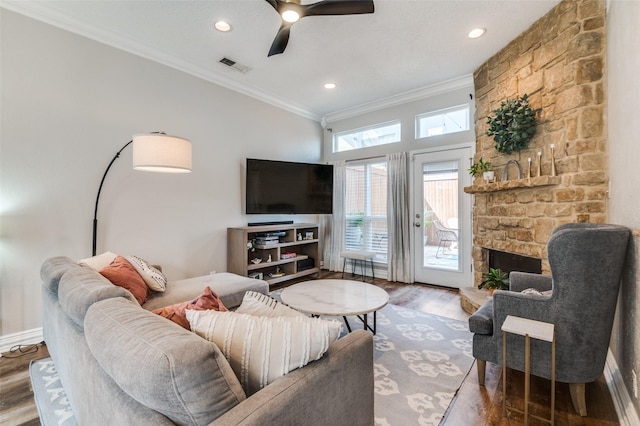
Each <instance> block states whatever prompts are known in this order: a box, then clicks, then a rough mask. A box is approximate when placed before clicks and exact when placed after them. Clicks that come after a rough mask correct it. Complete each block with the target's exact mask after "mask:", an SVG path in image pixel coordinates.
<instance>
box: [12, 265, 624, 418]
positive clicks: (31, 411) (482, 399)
mask: <svg viewBox="0 0 640 426" xmlns="http://www.w3.org/2000/svg"><path fill="white" fill-rule="evenodd" d="M321 277H322V278H339V277H340V274H336V273H329V272H326V271H324V272H323V273H322V274H321ZM375 284H376V285H378V286H380V287H382V288H384V289H385V290H386V291H387V292H388V293H389V300H390V303H392V304H395V305H400V306H404V307H407V308H411V309H415V310H417V311H421V312H425V313H431V314H436V315H441V316H445V317H448V318H454V319H458V320H462V321H466V320H467V319H468V317H469V315H468V314H467V313H466V312H465V311H464V310H462V308H461V307H460V297H459V295H458V292H457V291H456V290H454V289H448V288H444V287H438V286H432V285H428V284H400V283H391V282H388V281H386V280H381V279H376V280H375ZM279 288H282V287H279ZM5 355H6V356H5ZM16 355H17V354H15V353H13V354H3V357H2V358H0V424H2V425H8V426H9V425H10V426H18V425H38V424H40V422H39V420H38V413H37V410H36V407H35V404H34V402H33V393H32V391H31V385H30V380H29V374H28V368H29V362H30V361H31V360H35V359H41V358H45V357H47V356H48V352H47V348H46V345H38V351H37V352H34V353H28V354H25V355H23V356H20V357H17V358H9V356H12V357H13V356H16ZM523 395H524V377H523V374H522V373H520V372H516V371H511V370H509V371H508V372H507V397H508V402H509V404H510V405H513V406H515V407H522V404H523V398H524V396H523ZM586 396H587V410H588V413H589V416H588V417H580V416H578V415H577V414H576V413H575V411H574V410H573V406H572V404H571V398H570V396H569V388H568V386H567V385H563V384H561V383H559V384H558V385H557V393H556V415H555V424H556V425H559V426H563V425H578V426H579V425H589V426H595V425H605V426H608V425H618V424H619V422H618V420H617V415H616V412H615V408H614V406H613V402H612V400H611V396H610V394H609V390H608V388H607V385H606V383H605V381H604V378H603V377H601V378H600V379H599V380H597V381H596V382H594V383H590V384H587V386H586ZM549 399H550V383H549V381H547V380H543V379H538V378H535V377H532V380H531V400H532V404H531V410H532V412H533V413H534V414H538V415H540V416H542V417H546V416H548V413H549V411H548V408H546V407H548V406H549ZM522 424H524V422H523V419H522V415H520V414H517V413H508V414H507V416H506V417H503V416H502V369H501V368H500V367H499V366H495V365H492V364H487V374H486V386H485V387H482V386H479V385H478V376H477V372H476V367H475V363H474V365H473V367H472V369H471V371H470V372H469V375H468V376H467V378H466V379H465V380H464V382H463V384H462V387H461V388H460V390H459V392H458V394H457V395H456V397H455V398H454V400H453V402H452V403H451V405H450V406H449V409H448V410H447V413H446V414H445V418H444V419H443V420H442V422H441V425H447V426H467V425H469V426H470V425H500V426H507V425H509V426H518V425H522ZM529 424H531V425H538V424H545V423H543V422H539V421H536V420H532V421H530V422H529ZM402 426H406V425H402Z"/></svg>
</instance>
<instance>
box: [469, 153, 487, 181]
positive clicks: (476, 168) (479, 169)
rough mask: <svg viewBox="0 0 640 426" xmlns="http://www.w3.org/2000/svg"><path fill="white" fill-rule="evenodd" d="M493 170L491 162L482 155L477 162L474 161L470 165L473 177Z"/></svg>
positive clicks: (470, 172)
mask: <svg viewBox="0 0 640 426" xmlns="http://www.w3.org/2000/svg"><path fill="white" fill-rule="evenodd" d="M490 170H491V163H490V162H488V161H484V159H483V158H482V157H480V159H479V160H478V162H477V163H473V164H472V165H471V167H469V174H470V175H471V176H473V177H477V176H480V175H481V174H482V173H484V172H488V171H490Z"/></svg>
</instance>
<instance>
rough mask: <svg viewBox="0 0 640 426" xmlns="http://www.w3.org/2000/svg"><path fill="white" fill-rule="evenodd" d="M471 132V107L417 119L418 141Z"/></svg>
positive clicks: (449, 109)
mask: <svg viewBox="0 0 640 426" xmlns="http://www.w3.org/2000/svg"><path fill="white" fill-rule="evenodd" d="M466 130H469V105H459V106H455V107H451V108H445V109H441V110H438V111H432V112H427V113H424V114H420V115H418V116H417V117H416V139H422V138H428V137H431V136H437V135H445V134H448V133H456V132H464V131H466Z"/></svg>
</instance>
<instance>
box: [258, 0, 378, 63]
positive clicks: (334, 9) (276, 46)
mask: <svg viewBox="0 0 640 426" xmlns="http://www.w3.org/2000/svg"><path fill="white" fill-rule="evenodd" d="M265 1H266V2H267V3H269V4H270V5H271V6H273V8H274V9H275V10H276V11H277V12H278V14H279V15H280V17H281V18H282V25H280V29H279V30H278V34H276V38H275V39H274V40H273V43H272V44H271V49H269V54H268V55H267V56H273V55H278V54H280V53H282V52H284V49H286V47H287V43H288V42H289V32H290V31H291V26H292V25H293V24H295V23H296V22H298V21H299V20H300V19H301V18H304V17H305V16H321V15H358V14H363V13H373V0H323V1H319V2H317V3H312V4H306V5H303V4H300V0H265Z"/></svg>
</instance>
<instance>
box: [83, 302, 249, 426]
mask: <svg viewBox="0 0 640 426" xmlns="http://www.w3.org/2000/svg"><path fill="white" fill-rule="evenodd" d="M84 327H85V335H86V339H87V344H88V345H89V349H90V350H91V353H92V354H93V356H94V357H95V358H96V360H97V361H98V363H99V364H100V366H101V367H102V368H103V369H104V370H105V372H106V373H107V374H109V376H111V378H112V379H113V380H114V381H115V382H116V383H117V384H118V386H120V388H122V390H123V391H124V392H126V393H127V394H128V395H129V396H131V397H132V398H133V399H135V400H136V401H138V402H139V403H141V404H143V405H145V406H148V407H150V408H152V409H154V410H156V411H159V412H160V413H162V414H164V415H165V416H167V417H168V418H169V419H171V420H172V421H173V422H175V423H177V424H182V425H206V424H208V423H210V422H212V421H213V420H215V419H216V418H218V417H219V416H220V415H222V414H223V413H225V412H226V411H227V410H229V409H231V408H232V407H234V406H235V405H237V404H238V403H240V402H241V401H242V400H244V399H245V398H246V396H245V394H244V392H243V391H242V388H241V386H240V384H239V382H238V380H237V379H236V377H235V375H234V373H233V371H232V370H231V367H230V366H229V363H228V362H227V361H226V360H225V358H224V356H222V354H221V353H220V350H219V349H218V348H217V347H216V346H215V345H213V344H212V343H210V342H208V341H206V340H204V339H202V338H200V337H198V336H196V335H195V334H194V333H191V332H189V331H187V330H184V329H183V328H180V327H175V326H173V325H171V324H170V323H168V322H167V320H165V319H164V318H161V317H159V316H158V315H155V314H152V313H151V312H149V311H146V310H144V309H141V308H140V307H139V306H137V305H136V304H135V303H133V302H131V301H127V300H125V299H122V298H118V299H109V300H104V301H102V302H99V303H96V304H94V305H93V306H91V308H90V309H89V311H88V312H87V315H86V318H85V325H84Z"/></svg>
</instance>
